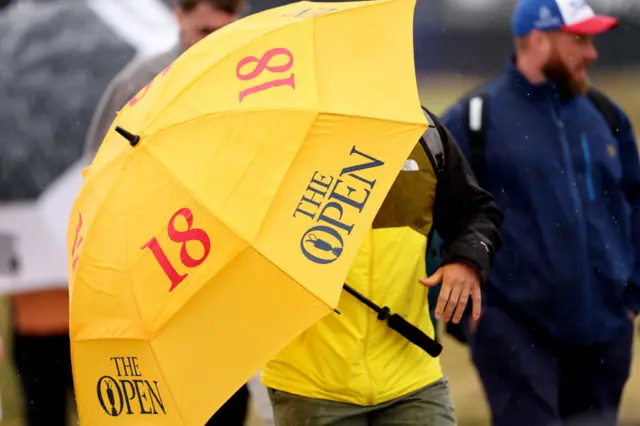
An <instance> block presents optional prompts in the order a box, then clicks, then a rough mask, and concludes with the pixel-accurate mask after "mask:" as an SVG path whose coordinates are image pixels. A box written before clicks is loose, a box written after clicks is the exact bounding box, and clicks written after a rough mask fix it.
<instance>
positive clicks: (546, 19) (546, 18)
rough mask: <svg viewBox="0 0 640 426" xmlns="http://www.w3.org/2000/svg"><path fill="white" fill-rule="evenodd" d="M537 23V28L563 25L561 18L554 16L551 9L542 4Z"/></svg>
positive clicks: (542, 28)
mask: <svg viewBox="0 0 640 426" xmlns="http://www.w3.org/2000/svg"><path fill="white" fill-rule="evenodd" d="M535 25H536V28H537V29H539V30H545V29H549V28H556V27H558V26H560V25H562V21H561V20H560V17H558V16H553V14H552V13H551V9H549V8H548V7H545V6H541V7H540V12H539V15H538V20H537V21H536V23H535Z"/></svg>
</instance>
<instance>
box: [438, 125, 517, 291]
mask: <svg viewBox="0 0 640 426" xmlns="http://www.w3.org/2000/svg"><path fill="white" fill-rule="evenodd" d="M433 118H434V121H435V123H434V124H435V125H436V128H437V130H438V132H439V133H440V138H441V139H442V144H443V149H444V157H445V165H444V171H443V173H442V176H441V177H440V178H439V179H438V184H437V187H436V201H435V207H434V225H435V228H436V231H438V234H439V235H440V237H441V238H442V240H443V243H444V252H445V255H444V259H443V262H442V264H443V265H444V264H447V263H453V262H462V263H465V264H467V265H469V266H472V267H473V268H475V269H476V270H477V271H478V273H479V274H480V277H481V280H482V282H486V281H487V280H488V279H489V274H490V269H491V265H492V263H493V259H494V258H495V255H496V253H497V251H498V250H499V249H500V247H501V246H502V237H501V235H500V227H501V226H502V222H503V220H504V217H503V215H502V212H501V211H500V210H499V209H498V206H497V205H496V203H495V200H494V198H493V196H492V195H491V194H490V193H489V192H487V191H485V190H484V189H482V188H481V187H480V185H478V182H477V181H476V178H475V176H474V175H473V171H472V170H471V167H470V166H469V164H468V163H467V160H466V158H465V156H464V154H463V153H462V151H461V149H460V147H459V146H458V144H457V142H456V141H455V139H454V138H453V136H452V135H451V133H450V132H449V130H448V129H447V128H446V127H445V126H444V125H443V124H442V123H441V122H440V120H439V119H438V118H437V117H433Z"/></svg>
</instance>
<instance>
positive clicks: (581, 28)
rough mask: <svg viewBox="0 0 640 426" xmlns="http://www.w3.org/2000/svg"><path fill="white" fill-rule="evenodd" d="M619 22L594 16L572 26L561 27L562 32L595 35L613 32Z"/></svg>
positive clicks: (611, 18) (607, 17)
mask: <svg viewBox="0 0 640 426" xmlns="http://www.w3.org/2000/svg"><path fill="white" fill-rule="evenodd" d="M618 25H620V21H619V20H618V19H617V18H614V17H612V16H594V17H592V18H589V19H585V20H584V21H582V22H578V23H577V24H573V25H563V26H562V30H563V31H566V32H569V33H571V34H577V35H597V34H602V33H606V32H607V31H610V30H613V29H614V28H616V27H618Z"/></svg>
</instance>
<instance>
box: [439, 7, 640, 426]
mask: <svg viewBox="0 0 640 426" xmlns="http://www.w3.org/2000/svg"><path fill="white" fill-rule="evenodd" d="M512 24H513V32H514V37H515V55H514V57H513V58H512V60H511V61H509V63H508V65H507V69H506V70H505V71H504V73H503V74H502V75H500V76H499V77H498V78H497V79H495V80H493V81H490V82H488V83H486V84H483V85H482V86H481V87H479V88H477V89H475V90H474V91H472V92H470V93H468V94H466V95H465V96H463V97H462V98H461V99H460V100H459V101H458V102H456V104H455V105H453V106H452V107H451V108H449V109H448V110H447V112H446V113H445V114H444V115H443V119H442V121H443V123H444V125H445V126H446V127H447V128H448V129H449V130H450V131H451V133H452V135H453V136H454V138H455V140H456V141H457V142H458V143H459V145H460V147H461V149H462V150H463V152H464V153H465V155H466V156H467V158H468V159H469V162H470V163H471V165H472V168H473V169H474V171H475V173H476V177H477V178H478V181H479V183H480V184H481V185H482V186H483V187H484V189H486V190H488V191H489V192H491V193H492V194H493V195H494V197H495V198H496V201H497V204H498V207H499V208H500V209H501V210H502V212H503V213H504V216H505V221H504V224H503V226H502V236H503V239H504V245H503V247H502V249H501V251H500V253H499V254H498V255H497V257H496V259H495V264H494V265H493V269H492V272H491V277H490V279H489V281H488V282H487V283H486V284H484V285H483V288H482V299H483V308H482V312H483V315H482V317H481V318H480V320H479V322H477V323H474V324H471V326H468V327H467V328H466V340H467V341H468V343H469V345H470V347H471V351H472V358H473V361H474V364H475V366H476V368H477V370H478V373H479V375H480V378H481V379H482V382H483V385H484V389H485V392H486V394H487V397H488V400H489V405H490V407H491V413H492V419H493V425H495V426H513V425H519V426H527V425H531V426H548V425H554V426H555V425H573V424H579V425H592V424H594V425H595V424H597V425H611V426H613V425H615V424H617V416H618V411H619V405H620V399H621V395H622V392H623V388H624V385H625V383H626V381H627V378H628V376H629V369H630V363H631V357H632V335H633V324H632V323H633V321H634V319H635V317H636V316H637V315H638V312H639V311H640V262H639V260H640V258H639V257H640V247H638V244H640V164H639V161H638V152H637V148H636V140H635V137H634V134H633V130H632V128H631V125H630V123H629V120H628V118H627V116H626V115H625V114H624V112H623V111H622V110H621V109H620V108H619V107H618V106H617V105H616V104H615V103H614V102H613V101H611V100H610V99H609V98H607V97H606V95H604V94H603V93H601V92H599V91H597V90H596V89H594V88H593V87H591V86H590V84H589V79H588V77H587V68H588V67H589V65H591V64H592V63H593V62H595V61H596V59H597V57H598V53H597V51H596V48H595V47H594V44H593V43H594V37H595V36H597V35H599V34H601V33H604V32H606V31H609V30H612V29H613V28H615V27H617V26H618V25H619V23H618V20H617V19H615V18H612V17H607V16H598V15H596V14H595V13H594V12H593V10H592V9H591V7H589V5H588V4H587V3H586V2H585V1H584V0H520V1H519V2H518V3H517V5H516V8H515V11H514V13H513V19H512Z"/></svg>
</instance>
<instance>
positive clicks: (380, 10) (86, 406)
mask: <svg viewBox="0 0 640 426" xmlns="http://www.w3.org/2000/svg"><path fill="white" fill-rule="evenodd" d="M414 6H415V1H414V0H378V1H370V2H346V3H315V2H314V3H311V2H301V3H294V4H291V5H288V6H284V7H282V8H276V9H272V10H268V11H265V12H262V13H259V14H256V15H252V16H250V17H247V18H244V19H242V20H240V21H238V22H236V23H234V24H232V25H230V26H227V27H225V28H223V29H222V30H220V31H218V32H216V33H214V34H213V35H211V36H210V37H208V38H207V39H205V40H203V41H202V42H200V43H198V44H197V45H195V46H194V47H192V48H191V49H189V50H188V51H187V52H185V53H184V54H183V55H182V56H181V57H180V58H178V59H177V60H176V61H175V62H174V63H173V64H172V65H170V66H169V67H167V68H166V69H165V70H164V71H163V72H161V73H160V74H159V75H158V76H156V78H155V79H154V80H153V81H152V82H150V83H149V84H148V85H147V86H146V87H145V88H143V89H142V90H141V91H140V92H139V93H138V94H137V95H136V96H135V97H134V98H132V99H131V100H130V101H129V102H128V103H127V105H126V106H124V108H123V109H122V110H121V111H120V112H119V114H118V117H117V118H116V120H115V122H114V123H113V127H112V131H111V132H109V133H108V135H107V136H106V138H105V140H104V142H103V144H102V147H101V149H100V151H99V152H98V154H97V156H96V158H95V160H94V162H93V164H92V165H91V167H90V168H89V170H88V173H87V175H86V180H85V182H84V184H83V187H82V189H81V191H80V193H79V195H78V197H77V199H76V202H75V204H74V208H73V212H72V215H71V220H70V223H69V230H68V254H69V275H70V281H69V286H70V290H71V342H72V343H71V345H72V360H73V371H74V378H75V389H76V397H77V401H78V407H79V413H80V421H81V423H87V424H91V425H98V426H99V425H107V424H115V423H117V424H123V425H127V424H131V425H133V424H136V425H137V424H141V422H143V421H144V424H149V425H150V424H167V425H169V424H171V425H179V424H185V425H201V424H203V423H205V421H206V420H207V419H208V418H209V417H210V416H211V414H212V413H213V412H214V411H215V410H216V409H217V408H218V407H220V406H221V405H222V404H223V403H224V402H225V401H226V400H227V399H228V398H229V397H230V396H231V395H232V394H233V393H234V392H235V391H236V389H238V388H239V387H240V386H241V385H242V384H243V383H245V382H246V381H247V380H248V379H249V378H250V377H251V376H252V375H253V373H254V372H255V371H257V370H258V369H259V368H260V367H261V366H262V365H263V364H264V363H265V362H266V361H267V360H268V359H270V358H271V357H273V356H274V355H275V354H276V353H277V352H278V351H279V350H281V349H282V348H283V347H284V346H285V345H286V344H287V343H288V342H290V341H291V340H292V339H293V338H295V336H297V335H298V334H299V333H301V332H302V331H303V330H305V329H306V328H307V327H309V326H310V325H312V324H313V323H315V322H316V321H318V320H319V319H321V318H322V317H323V316H325V315H327V314H330V313H331V312H332V309H333V308H334V307H335V305H336V304H337V302H338V299H339V295H340V292H341V290H342V285H343V282H344V279H345V277H346V275H347V271H348V270H349V268H350V266H351V262H352V260H353V258H354V257H355V255H356V253H357V251H358V249H359V247H360V244H361V242H362V239H363V238H364V236H365V235H366V233H367V232H368V230H369V229H370V226H371V222H372V221H373V218H374V216H375V215H376V213H377V210H378V208H379V207H380V205H381V204H382V202H383V200H384V198H385V197H386V194H387V192H388V190H389V188H390V187H391V185H392V183H393V181H394V180H395V178H396V176H397V175H398V173H399V172H400V170H401V169H402V166H403V164H404V161H405V160H406V158H407V157H408V155H409V154H410V152H411V150H412V149H413V148H414V147H415V145H416V143H417V141H418V140H419V138H420V136H421V135H422V134H423V132H424V131H425V129H426V128H427V121H426V119H425V117H424V115H423V113H422V110H421V107H420V101H419V97H418V90H417V84H416V78H415V71H414V64H413V45H412V25H411V23H412V22H413V10H414ZM143 419H144V420H143Z"/></svg>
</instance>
